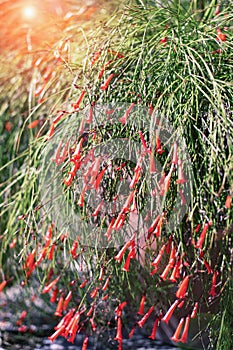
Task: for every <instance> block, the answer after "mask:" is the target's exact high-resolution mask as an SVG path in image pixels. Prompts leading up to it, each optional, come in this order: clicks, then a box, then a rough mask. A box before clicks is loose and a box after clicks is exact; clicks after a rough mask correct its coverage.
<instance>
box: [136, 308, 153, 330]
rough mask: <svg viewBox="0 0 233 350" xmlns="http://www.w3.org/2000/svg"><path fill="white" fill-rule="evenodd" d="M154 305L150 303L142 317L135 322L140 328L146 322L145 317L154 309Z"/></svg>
mask: <svg viewBox="0 0 233 350" xmlns="http://www.w3.org/2000/svg"><path fill="white" fill-rule="evenodd" d="M154 308H155V307H154V305H152V306H151V307H150V308H149V310H148V311H147V313H146V314H145V315H144V316H143V318H142V319H141V320H140V321H138V322H137V324H138V325H139V327H140V328H142V327H143V326H144V324H145V323H146V321H147V319H148V318H149V316H150V314H151V313H152V312H153V311H154Z"/></svg>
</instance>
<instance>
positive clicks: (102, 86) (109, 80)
mask: <svg viewBox="0 0 233 350" xmlns="http://www.w3.org/2000/svg"><path fill="white" fill-rule="evenodd" d="M114 76H115V74H113V73H112V74H110V75H109V77H108V78H107V80H106V81H105V82H104V84H103V85H101V87H100V89H101V90H104V91H105V90H107V88H108V86H109V84H110V82H111V80H112V78H113V77H114Z"/></svg>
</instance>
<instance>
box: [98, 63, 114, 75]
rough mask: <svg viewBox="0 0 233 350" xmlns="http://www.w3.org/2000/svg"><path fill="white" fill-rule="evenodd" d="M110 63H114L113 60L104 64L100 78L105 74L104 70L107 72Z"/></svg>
mask: <svg viewBox="0 0 233 350" xmlns="http://www.w3.org/2000/svg"><path fill="white" fill-rule="evenodd" d="M110 63H112V60H109V61H108V62H107V63H105V65H104V66H103V68H102V69H101V71H100V73H99V75H98V79H101V78H102V76H103V75H104V72H105V70H106V68H107V66H109V65H110Z"/></svg>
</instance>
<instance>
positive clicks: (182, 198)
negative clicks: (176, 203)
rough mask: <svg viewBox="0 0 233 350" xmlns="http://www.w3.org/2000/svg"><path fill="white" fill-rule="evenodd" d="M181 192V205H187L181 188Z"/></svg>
mask: <svg viewBox="0 0 233 350" xmlns="http://www.w3.org/2000/svg"><path fill="white" fill-rule="evenodd" d="M179 194H180V199H181V205H186V198H185V196H184V193H183V192H182V190H181V188H179Z"/></svg>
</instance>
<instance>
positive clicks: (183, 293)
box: [176, 276, 190, 299]
mask: <svg viewBox="0 0 233 350" xmlns="http://www.w3.org/2000/svg"><path fill="white" fill-rule="evenodd" d="M189 278H190V276H186V277H185V278H184V279H183V281H182V282H181V284H180V286H179V288H178V290H177V291H176V297H177V298H178V299H183V298H185V296H186V291H187V288H188V284H189Z"/></svg>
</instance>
